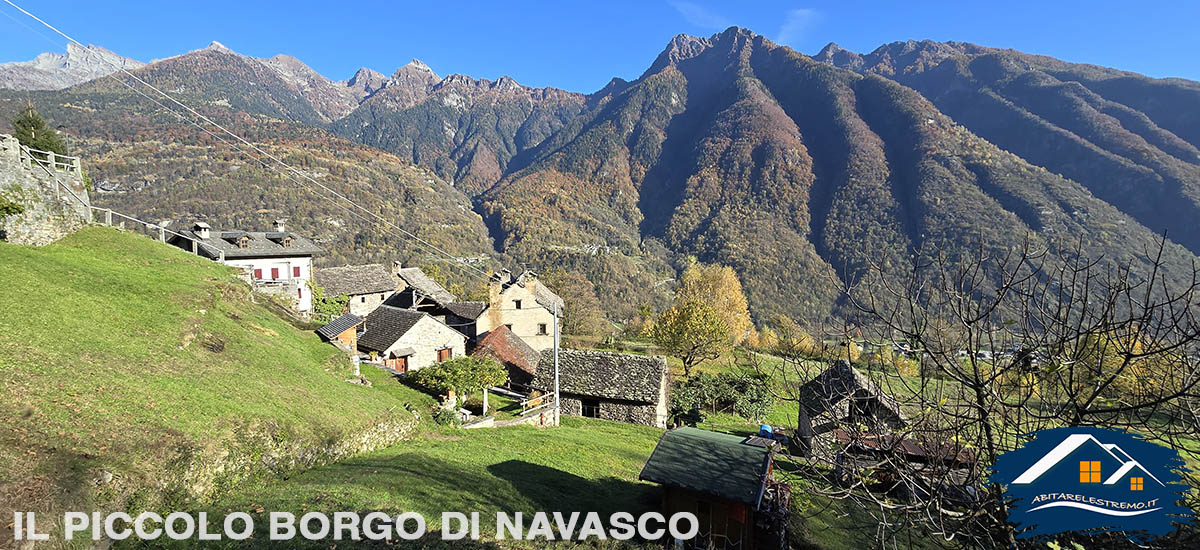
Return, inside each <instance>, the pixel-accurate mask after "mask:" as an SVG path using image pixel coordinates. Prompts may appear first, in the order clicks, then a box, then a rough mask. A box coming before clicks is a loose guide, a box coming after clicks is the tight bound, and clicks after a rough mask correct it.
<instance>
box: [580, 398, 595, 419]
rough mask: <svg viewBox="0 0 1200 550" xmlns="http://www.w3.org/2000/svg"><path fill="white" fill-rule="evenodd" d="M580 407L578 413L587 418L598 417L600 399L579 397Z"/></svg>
mask: <svg viewBox="0 0 1200 550" xmlns="http://www.w3.org/2000/svg"><path fill="white" fill-rule="evenodd" d="M579 404H580V407H581V408H582V409H583V410H582V411H581V412H580V414H581V415H582V416H586V417H588V418H600V400H599V399H581V400H580V401H579Z"/></svg>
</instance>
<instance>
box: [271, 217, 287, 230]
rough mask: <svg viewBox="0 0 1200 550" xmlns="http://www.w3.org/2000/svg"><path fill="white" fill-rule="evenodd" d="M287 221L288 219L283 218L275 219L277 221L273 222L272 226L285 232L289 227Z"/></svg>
mask: <svg viewBox="0 0 1200 550" xmlns="http://www.w3.org/2000/svg"><path fill="white" fill-rule="evenodd" d="M286 222H287V220H285V219H283V218H279V219H278V220H275V222H274V223H272V224H271V226H272V227H274V228H275V231H276V232H278V233H283V232H284V231H287V228H286V226H285V225H284V224H285V223H286Z"/></svg>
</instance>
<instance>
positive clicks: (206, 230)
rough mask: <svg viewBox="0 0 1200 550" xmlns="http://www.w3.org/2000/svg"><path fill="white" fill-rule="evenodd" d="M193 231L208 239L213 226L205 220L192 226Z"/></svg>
mask: <svg viewBox="0 0 1200 550" xmlns="http://www.w3.org/2000/svg"><path fill="white" fill-rule="evenodd" d="M192 232H193V233H195V234H196V236H197V237H200V238H201V239H207V238H208V237H209V235H211V232H212V227H210V226H209V225H208V224H207V223H204V222H196V225H195V226H193V227H192Z"/></svg>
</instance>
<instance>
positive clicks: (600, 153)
mask: <svg viewBox="0 0 1200 550" xmlns="http://www.w3.org/2000/svg"><path fill="white" fill-rule="evenodd" d="M226 50H227V49H225V48H223V47H212V48H206V49H204V50H201V51H196V52H191V53H189V54H185V55H184V56H179V57H177V58H174V59H173V60H171V62H169V63H168V62H165V61H164V62H160V63H156V64H152V65H149V66H147V67H145V68H142V69H139V71H140V74H141V75H143V76H144V77H145V78H147V79H148V80H150V81H152V82H156V83H161V84H162V85H163V86H164V88H165V89H172V90H177V91H178V93H180V94H184V95H185V96H187V97H190V98H193V99H192V100H191V101H196V102H199V103H202V104H204V105H205V108H206V109H209V110H212V111H213V112H217V113H221V116H222V117H226V118H229V117H233V118H234V119H236V120H238V121H239V124H242V125H243V127H244V128H246V129H248V130H252V131H254V132H255V135H258V136H259V139H283V140H285V142H286V143H288V147H289V151H290V152H291V153H292V154H295V155H302V153H301V151H302V150H303V148H305V147H318V146H317V145H316V144H317V143H319V140H320V139H327V138H319V137H316V134H314V135H313V136H308V137H306V138H305V139H303V140H298V141H297V140H295V139H294V138H292V137H285V136H289V135H291V134H294V133H296V132H307V130H303V131H302V130H301V129H300V128H302V127H314V128H322V129H327V130H328V131H330V132H332V133H333V134H336V135H338V136H340V137H341V139H345V140H350V141H352V142H357V143H360V144H365V145H367V146H371V147H374V148H376V149H377V150H384V151H387V152H389V153H391V154H393V155H395V157H391V156H388V157H387V158H388V159H389V161H388V162H407V163H411V164H412V165H415V166H418V167H421V169H423V170H427V171H428V172H429V173H430V174H431V175H432V180H431V181H435V180H440V182H439V183H437V184H435V185H436V186H437V189H438V193H439V194H441V195H442V196H443V199H441V200H442V202H441V203H438V204H441V205H442V206H439V207H434V208H435V210H434V211H431V212H428V213H427V215H425V216H422V219H423V220H425V221H426V223H434V224H435V225H436V223H437V222H436V221H435V220H436V219H437V215H438V212H437V211H436V208H455V209H458V210H459V214H462V215H456V216H455V217H454V220H455V221H454V222H453V223H454V224H462V225H460V226H457V227H458V228H457V229H451V228H447V227H444V226H445V225H446V223H445V222H443V223H442V226H443V227H444V229H445V230H446V231H448V232H449V233H447V234H458V235H462V236H464V238H468V239H469V240H471V241H472V243H477V242H479V241H481V238H480V235H486V236H487V238H489V239H490V240H491V241H492V245H491V246H492V248H493V249H494V251H493V253H494V256H495V257H496V258H498V259H501V260H502V261H505V262H510V263H513V262H515V263H517V264H520V265H521V266H523V267H529V268H533V269H538V270H542V271H546V270H549V269H554V268H561V269H570V270H576V271H579V272H582V273H584V274H586V275H587V276H588V277H589V278H590V279H591V280H592V282H593V283H595V284H596V285H597V287H598V288H604V289H606V291H608V292H610V293H612V294H613V295H619V296H622V297H623V299H622V300H615V301H612V302H611V303H609V304H607V305H606V307H607V308H608V312H609V314H610V315H611V316H612V317H613V318H614V319H625V318H629V317H630V316H632V315H633V313H634V312H635V310H636V309H637V308H638V307H639V306H641V305H652V306H657V305H661V304H663V303H664V301H665V300H666V299H667V298H669V286H663V285H661V284H660V282H661V281H664V280H668V279H670V278H672V277H673V276H675V275H676V274H677V273H678V271H679V270H680V269H681V268H682V267H684V266H686V265H687V263H688V262H690V261H692V260H693V259H696V260H699V261H703V262H712V263H722V264H727V265H731V266H733V267H734V268H735V269H737V271H738V272H739V274H740V275H741V276H742V279H743V282H744V287H745V289H746V292H747V294H748V298H749V300H750V303H751V306H752V309H753V310H754V311H755V317H756V319H757V320H758V321H759V322H762V321H764V320H766V319H768V318H769V317H770V316H772V315H775V314H781V315H786V316H789V317H793V318H803V319H809V320H821V319H826V318H828V317H829V316H830V315H831V314H834V313H846V304H845V301H844V297H843V294H842V293H843V291H844V290H845V288H846V287H849V286H853V285H854V284H855V283H856V282H857V281H858V279H859V277H861V275H862V274H863V273H864V272H865V271H866V270H868V269H871V268H873V267H875V266H878V267H881V268H882V269H884V270H888V271H889V272H890V271H893V270H895V269H897V268H898V266H903V265H906V262H907V260H908V258H910V255H911V254H912V253H913V252H915V251H928V250H937V251H940V252H942V253H945V254H949V255H951V256H957V257H962V258H965V257H969V256H970V254H971V253H973V251H978V250H984V251H985V252H986V253H990V254H1001V253H1002V252H1004V251H1006V250H1011V249H1013V248H1015V247H1019V246H1021V245H1022V244H1023V243H1024V242H1025V239H1030V240H1031V241H1032V242H1033V243H1034V244H1036V245H1038V246H1044V247H1045V248H1048V249H1063V248H1069V246H1070V244H1071V243H1082V244H1083V245H1084V246H1085V252H1086V253H1088V254H1095V255H1101V256H1104V257H1105V258H1108V259H1109V260H1110V261H1112V260H1116V259H1121V258H1127V257H1130V256H1137V255H1138V254H1140V253H1141V252H1142V251H1143V250H1146V249H1148V248H1152V247H1153V246H1154V244H1155V240H1156V238H1157V237H1156V235H1161V234H1162V233H1163V231H1166V233H1167V235H1168V237H1169V239H1170V240H1169V242H1168V243H1167V250H1166V258H1167V263H1168V264H1169V268H1170V271H1171V272H1172V273H1178V274H1186V273H1187V269H1186V267H1187V266H1188V265H1190V263H1191V262H1193V261H1197V258H1196V252H1197V251H1198V250H1200V247H1198V246H1197V243H1200V232H1197V231H1195V229H1194V228H1191V227H1189V226H1188V225H1187V223H1186V220H1188V219H1194V218H1191V217H1189V216H1191V213H1192V209H1193V208H1195V205H1196V204H1200V202H1197V201H1196V200H1194V199H1195V197H1200V193H1197V192H1196V191H1195V188H1196V187H1197V186H1200V171H1198V170H1200V166H1198V165H1197V164H1196V162H1197V161H1200V148H1198V147H1197V146H1196V145H1195V141H1196V140H1200V131H1197V130H1196V129H1195V128H1197V126H1196V125H1193V124H1192V121H1193V120H1195V121H1200V83H1191V82H1187V81H1185V82H1181V83H1173V82H1168V81H1161V80H1150V79H1144V78H1142V77H1139V76H1138V75H1132V73H1124V72H1121V71H1115V70H1111V69H1105V68H1102V67H1101V68H1097V67H1092V66H1081V65H1077V64H1070V63H1066V62H1061V61H1058V60H1053V59H1051V58H1044V57H1040V56H1029V55H1028V54H1022V53H1020V52H1015V51H1012V50H1000V49H996V48H988V47H984V46H978V45H974V44H969V43H959V42H953V43H937V42H930V41H906V42H893V43H889V44H884V45H881V46H880V47H879V48H876V49H875V50H874V51H873V52H870V53H867V54H858V53H855V52H850V51H848V50H845V49H842V48H841V47H839V46H837V45H836V44H832V43H831V44H830V45H827V46H826V47H825V48H822V50H821V51H820V52H819V53H817V54H816V55H815V56H811V57H810V56H807V55H804V54H802V53H799V52H796V51H794V50H792V49H791V48H788V47H786V46H780V45H777V44H775V43H773V42H771V41H770V40H769V39H767V38H765V37H763V36H761V35H758V34H755V33H753V32H752V31H749V30H746V29H740V28H737V27H733V28H730V29H728V30H726V31H723V32H721V33H717V34H714V35H712V36H709V37H692V36H688V35H678V36H676V37H674V38H672V39H671V40H670V41H669V42H668V44H666V46H665V47H664V49H663V50H662V52H661V53H660V54H659V55H658V56H656V57H655V59H654V61H653V62H652V63H651V64H650V65H649V67H648V69H647V70H646V71H645V72H644V73H643V74H642V75H641V76H640V77H639V78H637V79H635V80H633V81H625V80H623V79H619V78H614V79H612V80H611V81H610V82H609V84H608V85H606V86H605V87H604V88H602V89H601V90H598V91H596V92H594V93H592V94H587V95H584V94H578V93H574V92H568V91H564V90H559V89H556V88H532V87H527V86H523V85H521V84H519V83H518V82H516V81H515V80H513V79H512V78H509V77H500V78H498V79H495V80H488V79H479V78H473V77H470V76H466V75H459V74H450V75H447V76H445V77H440V76H438V75H437V74H436V73H435V72H433V70H432V68H430V67H428V66H427V65H425V64H424V63H422V62H420V61H417V60H413V61H412V62H410V63H408V64H406V65H403V66H401V67H399V68H398V69H397V70H396V71H395V72H394V73H393V74H392V75H391V76H384V74H383V73H379V72H375V71H371V70H369V69H360V70H359V71H358V72H356V73H355V75H354V76H352V77H351V78H350V79H347V80H345V81H337V82H334V81H331V80H329V79H327V78H324V77H320V78H317V77H316V76H314V75H316V73H315V71H311V69H310V68H308V67H307V66H305V65H303V63H302V62H299V61H298V60H295V59H294V58H290V57H288V56H276V57H274V58H271V59H269V60H257V59H255V58H250V57H246V56H240V55H237V54H235V53H230V52H228V51H226ZM98 82H99V81H98ZM246 82H253V83H255V85H254V86H245V85H244V84H245V83H246ZM330 86H334V87H339V88H340V89H341V91H338V92H335V93H333V95H328V94H325V95H323V92H322V90H325V89H326V88H328V87H330ZM120 93H123V92H122V90H120V89H119V88H115V87H112V86H109V87H107V88H106V87H103V86H100V85H99V84H98V83H96V82H93V83H87V84H83V85H79V86H76V87H74V88H71V89H68V90H64V91H61V92H53V93H50V94H49V95H47V96H44V100H43V101H45V102H48V104H51V105H58V107H56V108H58V109H59V112H67V111H63V109H68V107H67V105H71V106H73V107H71V108H74V106H83V107H88V108H95V107H96V106H97V105H98V104H97V103H94V102H100V101H101V97H103V98H106V99H103V101H112V100H113V99H112V98H113V97H115V96H112V95H111V94H120ZM97 94H103V95H97ZM326 95H328V98H325V96H326ZM323 98H325V99H328V101H326V100H325V99H323ZM339 98H340V99H339ZM334 99H337V100H338V101H343V103H340V105H342V106H343V108H345V106H346V105H348V104H349V103H350V102H358V103H357V106H355V107H353V108H352V109H350V110H349V112H348V114H346V115H345V116H342V117H341V118H336V119H335V117H336V116H337V115H336V114H332V113H334V111H333V110H331V108H330V107H329V106H330V105H333V104H334V103H336V102H335V101H333V100H334ZM89 102H93V103H89ZM1164 104H1167V105H1172V106H1173V108H1164V107H1163V105H1164ZM68 110H69V109H68ZM118 120H120V115H119V114H113V115H112V117H110V119H108V121H106V122H103V123H99V122H98V123H97V126H96V127H95V128H94V130H99V129H100V128H106V129H105V130H104V132H98V131H97V132H96V134H93V135H100V134H103V135H105V136H107V137H106V138H104V139H117V140H121V139H129V137H128V136H129V135H130V134H129V130H126V129H121V128H117V127H116V124H117V121H118ZM161 128H162V129H161V130H156V131H158V132H164V133H162V134H161V135H163V136H167V135H169V131H168V130H167V129H166V127H165V126H162V127H161ZM260 128H262V129H266V128H272V130H270V131H261V132H260V131H259V129H260ZM321 131H324V130H321ZM280 132H283V133H280ZM93 139H97V141H95V142H94V145H93V146H94V147H100V143H101V141H100V140H98V138H93ZM164 139H167V138H165V137H164ZM122 147H124V148H125V149H128V147H126V146H122ZM320 148H321V149H322V152H321V154H320V155H317V159H318V162H319V163H322V164H323V165H328V163H329V162H330V160H329V159H328V157H327V155H329V154H330V153H331V152H332V151H333V150H335V149H345V148H349V146H348V145H346V144H345V143H341V142H337V141H330V142H329V144H328V145H325V146H320ZM356 155H359V153H356ZM189 158H191V157H189ZM296 158H303V157H302V156H299V157H296ZM356 158H359V159H362V158H365V157H364V156H362V155H359V156H356ZM189 162H193V163H194V166H197V167H205V169H210V170H211V169H212V168H217V167H219V164H212V163H211V162H207V161H203V160H202V159H199V158H191V160H190V161H189ZM118 166H120V164H118V163H107V164H105V165H104V166H103V167H102V168H101V169H100V170H98V174H99V175H100V176H101V177H103V178H104V179H105V180H107V181H114V180H116V179H120V178H121V177H123V176H121V175H120V171H118V170H114V168H115V167H118ZM209 167H211V168H209ZM328 173H329V174H334V173H338V172H337V171H334V170H330V171H328ZM241 177H243V176H240V175H232V176H229V178H227V179H229V180H230V181H235V180H238V178H241ZM245 181H246V182H247V184H248V185H250V186H251V188H254V189H259V188H264V187H263V186H262V184H261V183H258V182H253V181H251V180H245ZM139 185H141V184H139ZM173 185H174V184H173ZM135 187H136V186H135ZM401 187H402V188H403V193H406V194H410V195H411V194H412V193H413V192H414V191H413V189H414V188H413V187H412V186H411V185H410V184H405V185H403V186H401ZM418 187H419V185H418ZM136 188H137V189H141V190H138V191H134V192H133V194H129V195H126V196H124V197H122V198H121V204H122V205H123V206H125V207H127V208H132V209H134V210H135V211H136V209H137V208H138V200H139V198H138V197H144V201H145V202H146V204H145V206H144V208H146V209H147V210H149V211H152V212H154V213H156V215H158V216H159V217H167V218H171V217H174V216H177V215H178V213H177V212H175V211H173V210H172V209H171V208H169V207H167V208H164V207H163V206H164V205H163V204H161V203H162V201H164V200H168V197H180V196H184V195H181V193H182V192H181V191H169V192H167V191H163V192H156V191H155V190H154V189H155V187H154V185H152V184H145V185H141V187H136ZM372 188H373V189H374V190H377V191H384V190H386V189H387V186H386V185H383V184H381V183H375V184H372ZM384 192H386V191H384ZM381 199H382V200H383V202H384V203H386V202H387V200H388V198H387V197H386V196H384V197H381ZM101 200H103V199H101ZM294 200H298V199H295V198H289V199H287V200H284V201H272V204H273V205H275V207H276V208H286V207H288V205H290V204H292V203H291V202H288V201H294ZM410 204H414V205H416V204H428V205H433V204H435V203H410ZM450 205H453V206H450ZM291 207H294V208H297V209H302V208H301V207H302V205H300V204H295V205H292V206H291ZM233 210H236V211H238V212H239V214H238V216H240V217H242V218H244V217H245V216H247V215H248V213H247V212H243V211H242V210H243V209H241V208H240V207H236V208H233ZM307 210H311V209H307ZM472 210H473V211H472ZM362 231H363V232H362V233H360V235H366V234H367V231H366V229H363V230H362ZM465 236H469V237H465ZM343 238H344V237H343ZM360 241H361V242H360ZM369 241H370V239H369V238H368V237H361V238H359V237H355V242H356V245H355V250H354V251H352V252H348V253H347V254H346V257H347V258H353V257H358V256H359V255H361V257H363V258H364V259H375V258H377V254H378V249H377V248H372V247H374V246H377V245H378V244H379V243H374V242H369ZM474 246H475V245H472V247H470V248H473V247H474ZM981 247H982V248H981ZM1185 247H1186V248H1185ZM1189 249H1190V250H1189ZM473 250H477V249H474V248H473ZM470 253H475V252H474V251H472V252H470ZM1132 261H1135V262H1144V259H1141V258H1134V259H1133V260H1132ZM893 276H895V275H894V274H893Z"/></svg>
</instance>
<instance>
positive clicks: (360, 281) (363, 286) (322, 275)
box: [313, 264, 400, 296]
mask: <svg viewBox="0 0 1200 550" xmlns="http://www.w3.org/2000/svg"><path fill="white" fill-rule="evenodd" d="M313 278H314V279H316V281H317V284H318V285H320V287H321V289H322V290H324V291H325V295H326V296H341V295H343V294H345V295H347V296H355V295H358V294H373V293H376V292H388V291H392V290H396V288H397V287H399V286H400V283H399V282H398V281H396V279H395V278H393V277H392V273H391V271H389V270H388V269H387V268H386V267H384V266H382V265H380V264H367V265H348V266H344V267H323V268H320V269H315V270H313Z"/></svg>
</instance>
